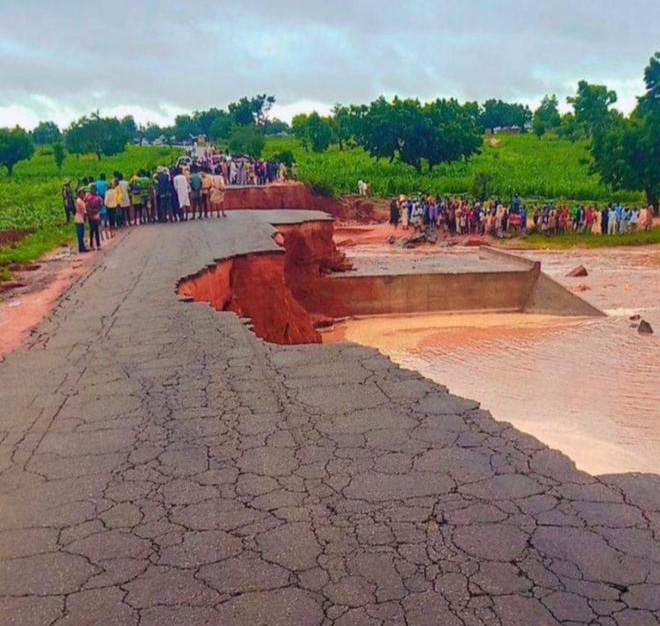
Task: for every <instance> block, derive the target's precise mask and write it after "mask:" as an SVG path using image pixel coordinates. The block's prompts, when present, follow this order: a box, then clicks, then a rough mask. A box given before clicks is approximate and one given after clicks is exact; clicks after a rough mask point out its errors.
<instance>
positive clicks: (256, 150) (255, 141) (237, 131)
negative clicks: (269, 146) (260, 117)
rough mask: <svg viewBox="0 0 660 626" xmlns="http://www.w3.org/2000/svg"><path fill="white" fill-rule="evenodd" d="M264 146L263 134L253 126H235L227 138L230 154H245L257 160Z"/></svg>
mask: <svg viewBox="0 0 660 626" xmlns="http://www.w3.org/2000/svg"><path fill="white" fill-rule="evenodd" d="M265 146H266V140H265V138H264V134H263V133H262V132H261V130H260V129H259V128H256V127H254V126H236V127H235V128H234V129H233V130H232V131H231V135H230V136H229V149H230V151H231V153H232V154H247V155H249V156H251V157H253V158H255V159H258V158H259V157H260V156H261V154H262V152H263V151H264V147H265Z"/></svg>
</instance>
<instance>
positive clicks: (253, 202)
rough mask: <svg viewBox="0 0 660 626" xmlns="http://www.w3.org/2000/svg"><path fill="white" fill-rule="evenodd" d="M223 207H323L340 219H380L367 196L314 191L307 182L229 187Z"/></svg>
mask: <svg viewBox="0 0 660 626" xmlns="http://www.w3.org/2000/svg"><path fill="white" fill-rule="evenodd" d="M225 209H226V210H228V211H237V210H261V211H265V210H272V209H286V210H294V211H295V210H311V211H325V212H326V213H329V214H330V215H332V216H333V217H336V218H338V219H341V220H356V221H359V222H363V223H369V222H373V221H382V219H383V218H382V216H381V215H380V212H378V211H376V207H375V205H374V203H373V202H372V201H371V200H369V199H367V198H355V197H347V198H343V199H341V200H335V199H334V198H328V197H326V196H321V195H317V194H315V193H314V190H313V189H312V187H310V186H309V185H305V184H303V183H294V182H290V183H284V184H281V185H268V186H266V187H239V188H235V187H230V188H229V189H227V191H226V193H225Z"/></svg>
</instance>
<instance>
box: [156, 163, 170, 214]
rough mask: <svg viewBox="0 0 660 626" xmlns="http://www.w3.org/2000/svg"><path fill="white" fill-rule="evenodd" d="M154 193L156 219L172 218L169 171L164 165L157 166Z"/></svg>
mask: <svg viewBox="0 0 660 626" xmlns="http://www.w3.org/2000/svg"><path fill="white" fill-rule="evenodd" d="M156 195H157V201H158V202H157V204H158V211H157V212H158V221H159V222H161V223H162V222H167V221H171V220H172V196H171V194H170V173H169V171H168V170H167V168H166V167H162V166H161V167H159V168H158V173H157V174H156Z"/></svg>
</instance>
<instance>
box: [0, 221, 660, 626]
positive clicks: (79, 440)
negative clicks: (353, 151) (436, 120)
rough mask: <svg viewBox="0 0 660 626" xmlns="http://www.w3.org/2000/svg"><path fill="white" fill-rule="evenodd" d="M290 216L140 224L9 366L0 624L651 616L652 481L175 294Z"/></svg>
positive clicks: (261, 243)
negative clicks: (263, 334)
mask: <svg viewBox="0 0 660 626" xmlns="http://www.w3.org/2000/svg"><path fill="white" fill-rule="evenodd" d="M318 217H319V216H318V215H314V214H311V213H302V212H296V214H295V216H292V215H291V214H290V213H286V212H273V213H268V214H265V213H263V214H261V213H257V212H236V213H232V214H231V215H230V217H229V218H227V219H226V220H212V221H208V222H202V223H200V222H188V223H186V224H182V225H172V226H154V227H144V228H138V229H135V230H134V231H133V232H131V233H130V234H129V235H128V236H127V237H126V238H125V239H124V240H123V241H122V242H121V243H120V244H119V245H118V246H117V247H116V248H115V249H113V250H112V251H111V252H110V253H109V254H108V255H107V256H102V257H100V258H99V261H98V263H97V265H96V267H95V270H94V271H93V272H92V273H91V274H90V275H89V276H88V277H87V278H85V279H84V280H82V281H80V282H79V283H78V284H77V285H76V286H75V287H74V288H73V289H72V290H70V291H69V292H68V294H67V295H66V296H65V297H64V299H63V301H62V302H61V304H60V306H59V307H58V309H57V310H56V311H55V313H54V315H53V316H52V318H51V319H50V320H49V321H47V322H46V323H44V324H43V325H42V326H41V328H40V329H39V331H38V332H37V333H35V334H34V335H33V337H32V339H31V341H30V343H29V345H27V346H25V347H24V348H23V349H21V350H20V351H18V352H16V353H14V354H13V355H11V356H10V357H9V358H8V359H7V360H6V361H5V362H3V363H2V364H0V394H1V396H0V397H1V400H2V401H1V403H0V616H1V617H0V622H1V623H2V624H3V625H21V626H28V625H30V626H47V625H52V626H55V625H56V626H80V625H92V624H94V625H96V624H98V625H103V626H114V625H117V626H119V625H121V626H124V625H126V626H137V625H139V626H163V625H168V624H173V625H182V626H198V625H203V624H206V625H222V626H233V625H249V626H259V625H268V626H281V625H292V626H330V625H336V626H394V625H395V624H396V625H398V624H405V625H407V626H422V625H427V624H428V625H434V626H437V625H442V626H477V625H488V626H491V625H492V626H552V625H557V624H562V625H569V626H571V625H575V626H577V625H587V624H589V625H598V626H653V625H654V624H656V625H657V624H660V541H659V538H660V479H659V478H658V476H654V475H653V476H652V475H619V476H607V477H600V478H594V477H592V476H589V475H588V474H585V473H583V472H580V471H577V470H576V469H575V468H574V466H573V464H572V463H571V462H570V461H569V460H568V459H567V458H566V457H565V456H563V455H562V454H560V453H558V452H555V451H552V450H549V449H548V448H547V447H546V446H544V445H542V444H541V443H539V442H538V441H537V440H535V439H533V438H532V437H530V436H528V435H525V434H523V433H521V432H519V431H517V430H515V429H514V428H512V427H511V426H510V425H508V424H506V423H501V422H496V421H494V420H493V419H492V418H491V417H490V415H489V414H488V413H486V412H484V411H482V410H480V409H479V407H478V405H477V403H475V402H472V401H470V400H465V399H462V398H458V397H456V396H453V395H450V394H449V393H448V392H447V390H446V389H444V388H443V387H441V386H439V385H437V384H434V383H431V382H430V381H427V380H425V379H424V378H422V377H421V376H420V375H418V374H416V373H414V372H409V371H405V370H402V369H400V368H398V367H397V366H396V365H394V364H393V363H391V362H390V361H389V360H388V359H386V358H384V357H383V356H381V355H379V354H378V353H377V352H376V351H373V350H370V349H367V348H362V347H357V346H352V345H346V346H302V347H294V348H288V347H279V346H272V345H267V344H265V343H263V342H262V341H260V340H258V339H257V338H255V337H254V336H253V335H252V334H251V333H250V331H249V330H248V329H247V328H246V327H245V326H244V325H243V324H242V323H241V321H240V320H239V319H238V318H237V317H236V316H235V315H233V314H231V313H217V312H215V311H213V310H212V309H211V308H210V307H208V306H206V305H203V304H196V303H183V302H179V301H178V299H177V297H176V294H175V285H176V282H177V281H178V280H179V279H180V278H181V277H182V276H185V275H188V274H192V273H194V272H197V271H198V270H199V269H200V268H203V267H204V266H206V265H208V264H210V263H212V262H213V259H214V258H219V257H228V256H231V255H233V254H237V253H241V252H249V251H264V250H276V249H277V247H276V246H275V244H274V243H273V242H272V241H271V239H270V236H269V235H270V234H272V228H271V227H270V226H269V225H268V223H267V222H268V221H271V222H278V221H279V222H282V223H285V222H292V221H300V220H301V219H305V220H308V219H315V218H318Z"/></svg>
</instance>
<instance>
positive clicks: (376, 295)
mask: <svg viewBox="0 0 660 626" xmlns="http://www.w3.org/2000/svg"><path fill="white" fill-rule="evenodd" d="M537 277H538V271H537V269H536V268H531V269H528V270H524V271H511V272H475V273H460V274H420V275H414V274H412V275H411V274H405V275H383V276H350V275H345V276H331V277H327V278H324V279H323V280H322V281H321V289H319V291H318V292H317V293H316V294H314V295H312V296H311V297H310V298H309V300H307V301H305V302H303V305H304V306H305V307H306V308H307V310H309V311H312V312H315V313H323V314H325V315H329V316H333V317H344V316H347V315H382V314H404V313H421V312H430V311H522V310H523V308H524V306H525V303H526V302H527V301H528V299H529V296H530V294H531V293H532V290H533V288H534V284H535V283H536V280H537Z"/></svg>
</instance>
